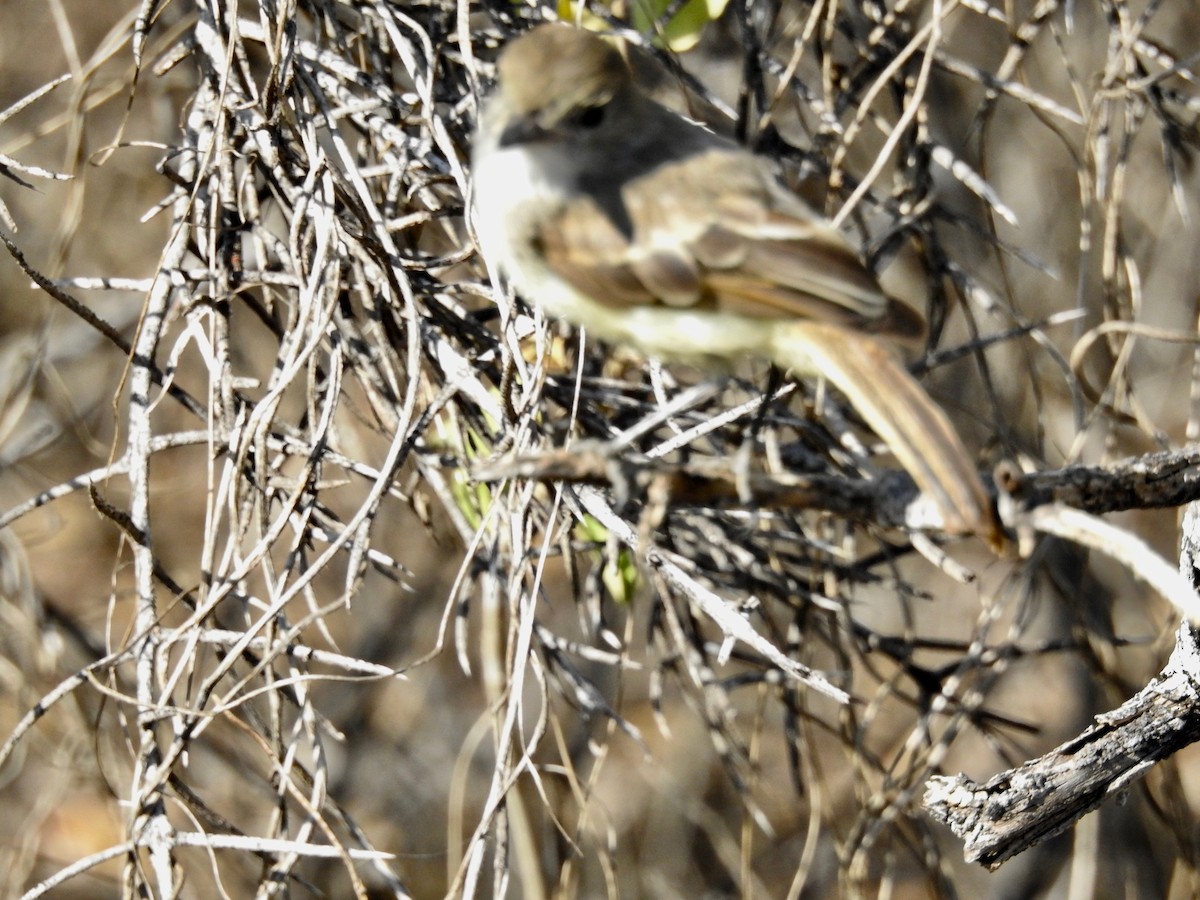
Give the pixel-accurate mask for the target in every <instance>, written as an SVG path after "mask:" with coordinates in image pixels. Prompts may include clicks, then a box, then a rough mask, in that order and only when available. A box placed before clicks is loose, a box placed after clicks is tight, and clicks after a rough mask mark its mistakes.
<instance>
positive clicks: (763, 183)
mask: <svg viewBox="0 0 1200 900" xmlns="http://www.w3.org/2000/svg"><path fill="white" fill-rule="evenodd" d="M472 166H473V185H474V186H473V196H474V223H475V230H476V234H477V236H478V238H479V242H480V246H481V249H482V251H483V253H484V254H485V255H486V256H487V257H488V258H489V259H491V260H492V261H493V262H495V263H496V264H498V266H499V268H500V269H501V271H502V272H503V273H504V274H505V275H506V276H507V277H508V279H509V280H510V281H511V282H512V284H513V285H514V286H515V287H516V289H517V290H518V291H520V293H521V294H522V295H523V296H524V297H525V298H526V299H528V300H530V301H532V302H533V303H535V304H538V305H540V306H541V307H542V308H543V309H544V310H545V311H546V312H547V313H549V314H550V315H552V316H556V317H560V318H563V319H566V320H568V321H570V322H573V323H575V324H577V325H582V326H584V327H585V328H586V329H587V330H588V332H589V333H590V334H593V335H595V336H597V337H600V338H603V339H605V340H609V341H614V342H619V343H623V344H627V345H630V346H632V347H635V348H637V349H638V350H640V351H641V352H643V353H646V354H648V355H650V356H653V357H657V358H659V359H662V360H677V361H682V362H687V363H691V364H693V365H698V366H701V367H705V368H708V369H715V370H726V369H728V368H729V367H730V366H731V365H732V364H733V363H735V362H736V361H738V360H740V359H744V358H746V357H759V358H764V359H766V360H769V361H771V362H773V363H775V364H776V365H778V366H779V367H781V368H783V369H786V370H790V371H791V372H793V373H794V374H797V375H801V376H824V377H825V378H827V379H828V380H829V381H830V382H832V383H833V384H834V385H835V386H836V387H837V388H838V389H840V390H841V391H842V393H843V394H845V396H846V397H847V399H848V400H849V401H850V402H851V404H853V406H854V407H855V408H856V409H857V410H858V411H859V413H860V414H861V415H862V417H863V419H864V420H865V421H866V422H867V424H868V425H869V426H870V427H871V428H872V429H873V430H874V431H875V432H876V434H878V435H879V437H880V438H882V439H883V440H884V442H885V443H886V444H887V445H888V447H889V448H890V449H891V450H892V452H893V453H894V454H895V456H896V458H897V459H898V460H899V462H900V463H901V465H903V466H904V468H905V469H906V470H907V471H908V473H909V474H910V475H911V476H912V478H913V480H914V481H915V482H916V484H917V486H918V487H919V488H920V489H921V491H922V492H924V493H925V494H927V495H928V496H930V497H931V498H932V499H933V501H934V502H935V503H936V505H937V508H938V510H939V511H940V513H941V518H942V527H943V530H945V531H947V532H950V533H957V534H977V535H979V536H980V537H981V538H983V539H984V540H986V541H988V542H989V543H991V544H992V545H993V546H1000V545H1001V541H1002V537H1001V532H1000V529H999V525H998V523H997V521H996V517H995V514H994V511H993V508H992V504H991V500H990V498H989V496H988V493H987V491H986V490H985V489H984V487H983V484H982V483H981V481H980V479H979V474H978V472H977V471H976V469H975V467H974V465H973V464H972V463H971V461H970V458H969V457H968V455H967V452H966V450H965V449H964V447H963V445H962V442H961V441H960V440H959V438H958V435H957V433H956V432H955V430H954V428H953V427H952V426H951V424H950V422H949V421H948V420H947V418H946V416H945V415H944V414H943V413H942V411H941V410H940V409H939V408H938V407H937V406H936V405H935V404H934V403H933V401H932V400H930V398H929V396H928V395H927V394H926V393H925V391H924V390H923V389H922V387H921V386H920V384H918V383H917V381H916V380H915V379H914V378H913V377H912V376H911V375H910V374H909V373H908V371H907V370H906V369H905V368H904V366H903V364H902V363H901V362H900V361H899V359H898V357H897V355H896V353H895V350H894V348H893V347H892V346H891V342H893V341H901V342H911V341H914V340H919V339H920V338H921V336H922V335H923V334H924V328H925V323H924V320H923V318H922V317H921V316H920V314H918V313H917V312H916V311H914V310H913V309H911V308H910V307H908V306H907V305H905V304H903V303H901V302H899V301H897V300H894V299H892V298H891V297H889V296H888V295H887V294H885V293H884V292H883V290H882V289H881V288H880V287H879V283H878V282H877V280H876V279H875V276H874V275H873V274H872V273H871V272H870V271H869V270H868V269H867V268H866V267H865V266H864V264H863V263H862V261H861V259H860V258H859V256H858V255H857V254H856V253H855V251H854V250H853V248H852V247H851V246H850V245H849V243H848V242H847V241H846V239H845V238H844V237H843V236H842V235H841V233H840V232H838V231H837V229H835V228H834V227H833V226H832V225H831V224H830V223H829V222H828V221H826V220H825V219H824V218H823V217H822V216H820V215H819V214H818V213H817V212H815V211H814V210H813V209H811V208H810V207H809V206H808V205H807V204H805V203H804V202H803V201H802V200H801V199H800V198H799V197H797V196H795V195H794V194H792V193H791V192H789V191H787V190H786V189H785V188H784V187H783V186H782V185H781V184H780V183H779V182H778V181H777V180H776V177H775V175H774V172H773V169H772V167H771V165H770V164H769V163H768V161H767V160H765V159H763V158H761V157H757V156H755V155H753V154H752V153H750V152H749V151H747V150H746V149H744V148H742V147H740V146H739V145H738V144H736V143H734V142H732V141H730V140H728V139H726V138H724V137H721V136H719V135H717V134H715V133H713V132H712V131H709V130H708V129H707V128H704V127H703V126H701V125H699V124H698V123H696V122H693V121H692V120H690V119H687V118H684V117H683V116H681V115H679V114H677V113H675V112H673V111H671V110H669V109H667V108H666V107H664V106H662V105H660V104H658V103H657V102H655V101H654V100H652V99H651V98H650V97H649V96H648V95H647V94H645V93H644V92H643V91H642V90H640V89H639V88H638V87H637V85H635V83H634V80H633V75H632V73H631V71H630V69H629V67H628V66H627V65H626V63H625V60H624V59H623V58H622V56H621V54H620V53H619V52H618V51H617V49H616V48H615V47H614V46H613V45H612V44H610V43H608V42H607V41H606V40H604V39H603V38H601V37H599V36H598V35H596V34H593V33H592V32H588V31H585V30H582V29H578V28H574V27H572V26H569V25H565V24H561V23H552V24H546V25H541V26H538V27H537V28H535V29H533V30H532V31H530V32H528V33H526V34H524V35H522V36H521V37H519V38H517V39H516V40H514V41H512V42H511V43H510V44H509V45H508V46H507V47H506V48H505V49H504V51H503V52H502V53H501V55H500V58H499V63H498V81H497V86H496V88H495V90H494V91H493V93H492V95H491V96H490V97H489V98H488V100H487V102H486V104H485V107H484V110H483V112H482V114H481V116H480V119H479V124H478V128H477V131H476V135H475V141H474V147H473V154H472Z"/></svg>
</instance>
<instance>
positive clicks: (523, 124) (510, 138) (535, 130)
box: [500, 116, 550, 147]
mask: <svg viewBox="0 0 1200 900" xmlns="http://www.w3.org/2000/svg"><path fill="white" fill-rule="evenodd" d="M549 136H550V133H549V132H548V131H547V130H546V129H545V128H544V127H542V124H541V123H540V122H538V120H537V118H536V117H534V116H517V117H515V118H514V119H513V120H512V121H511V122H509V123H508V124H507V125H505V126H504V130H503V131H501V132H500V146H501V147H513V146H517V145H519V144H536V143H537V142H539V141H544V140H546V139H547V138H548V137H549Z"/></svg>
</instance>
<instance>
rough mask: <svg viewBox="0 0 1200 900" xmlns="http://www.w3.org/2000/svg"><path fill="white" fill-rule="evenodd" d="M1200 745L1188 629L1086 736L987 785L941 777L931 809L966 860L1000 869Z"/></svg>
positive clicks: (1199, 650)
mask: <svg viewBox="0 0 1200 900" xmlns="http://www.w3.org/2000/svg"><path fill="white" fill-rule="evenodd" d="M1198 739H1200V643H1198V642H1197V634H1196V632H1195V631H1193V630H1192V629H1191V627H1190V626H1189V625H1188V624H1187V623H1184V624H1183V625H1181V626H1180V627H1179V632H1178V634H1177V636H1176V643H1175V650H1174V652H1173V653H1172V654H1171V659H1170V661H1169V662H1168V663H1167V667H1166V668H1165V669H1163V671H1162V673H1161V674H1160V675H1159V676H1158V678H1156V679H1155V680H1154V681H1152V682H1151V683H1150V684H1149V685H1147V686H1146V687H1145V688H1144V689H1143V690H1142V691H1141V692H1140V693H1138V694H1137V695H1136V696H1134V697H1132V698H1131V699H1130V700H1128V701H1127V702H1126V703H1124V704H1123V705H1121V706H1120V707H1118V708H1117V709H1115V710H1113V711H1111V712H1107V713H1103V714H1102V715H1099V716H1097V717H1096V719H1095V724H1094V725H1093V726H1092V727H1090V728H1089V729H1088V730H1087V731H1085V732H1083V734H1081V735H1079V736H1078V737H1075V738H1073V739H1071V740H1070V741H1068V742H1067V743H1065V744H1063V745H1062V746H1060V747H1057V748H1055V749H1054V750H1051V751H1050V752H1049V753H1047V754H1046V755H1045V756H1042V757H1039V758H1038V759H1035V760H1031V761H1029V762H1027V763H1025V764H1024V765H1021V766H1019V767H1017V768H1015V769H1010V770H1008V771H1007V772H1001V773H1000V774H999V775H996V776H994V777H993V778H991V779H990V780H988V781H987V782H985V783H984V784H979V783H978V782H975V781H972V780H971V779H969V778H967V777H966V776H964V775H954V776H941V775H939V776H935V777H933V778H930V779H929V783H928V785H927V786H926V790H925V799H924V804H925V807H926V808H927V809H928V810H929V812H930V814H932V815H933V817H934V818H936V819H937V820H938V821H940V822H943V823H945V824H946V825H949V826H950V828H951V829H952V830H953V831H954V833H955V834H956V835H957V836H958V837H959V838H961V839H962V840H963V842H964V851H965V852H964V855H965V857H966V859H967V861H968V862H979V863H982V864H983V865H985V866H987V867H988V868H990V869H994V868H996V867H997V866H999V865H1000V864H1001V863H1002V862H1004V861H1005V860H1007V859H1009V858H1010V857H1012V856H1015V855H1016V854H1018V853H1020V852H1022V851H1024V850H1027V849H1029V848H1030V847H1032V846H1033V845H1034V844H1036V843H1038V842H1039V841H1041V840H1044V839H1045V838H1048V837H1053V836H1054V835H1056V834H1059V833H1060V832H1062V831H1065V830H1066V829H1067V828H1069V827H1071V825H1073V824H1074V823H1075V821H1076V820H1077V819H1079V818H1080V817H1082V816H1083V815H1084V814H1086V813H1088V812H1090V811H1091V810H1093V809H1095V808H1096V807H1097V806H1099V805H1100V803H1101V802H1102V801H1103V800H1104V799H1105V798H1106V797H1109V796H1111V795H1113V794H1116V793H1119V792H1120V791H1123V790H1125V789H1126V788H1127V787H1128V786H1129V784H1130V783H1131V782H1132V781H1133V780H1134V779H1135V778H1138V777H1139V776H1141V775H1142V774H1143V773H1144V772H1145V771H1146V770H1147V769H1149V768H1150V767H1151V766H1152V765H1154V764H1155V763H1156V762H1158V761H1159V760H1162V759H1166V758H1167V757H1168V756H1170V755H1171V754H1173V753H1175V752H1176V751H1177V750H1181V749H1183V748H1184V747H1186V746H1188V745H1189V744H1191V743H1193V742H1195V741H1196V740H1198Z"/></svg>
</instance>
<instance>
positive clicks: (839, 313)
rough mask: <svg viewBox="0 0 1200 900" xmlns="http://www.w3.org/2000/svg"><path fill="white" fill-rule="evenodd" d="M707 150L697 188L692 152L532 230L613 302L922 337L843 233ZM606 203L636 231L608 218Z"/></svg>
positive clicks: (565, 268) (736, 161) (758, 169)
mask: <svg viewBox="0 0 1200 900" xmlns="http://www.w3.org/2000/svg"><path fill="white" fill-rule="evenodd" d="M705 155H706V156H707V157H708V159H707V160H706V162H707V163H709V164H710V165H709V171H710V172H711V175H710V177H709V178H708V179H707V180H706V182H705V183H704V184H701V185H699V186H697V185H695V184H694V183H693V182H694V181H695V179H694V178H691V177H690V176H691V173H692V172H694V171H695V170H694V169H690V167H691V166H698V167H702V166H701V164H700V163H699V161H698V159H697V158H696V157H691V158H689V159H688V160H685V161H684V162H682V163H674V164H669V165H666V166H660V167H659V168H657V169H654V170H652V171H651V172H649V173H648V174H646V175H643V176H641V177H639V178H637V179H635V180H634V182H633V183H631V184H630V185H628V186H627V187H626V188H625V190H623V191H622V192H621V195H620V197H616V198H609V202H608V203H606V204H602V203H598V202H596V200H595V199H593V197H592V196H591V195H590V194H587V193H581V194H579V195H577V196H576V197H575V198H574V199H573V200H572V201H570V202H568V203H567V204H565V205H564V206H563V208H562V210H561V212H560V213H559V214H558V215H557V216H553V217H550V218H549V219H547V221H545V222H544V223H543V225H542V228H541V231H540V233H539V234H538V235H537V238H536V240H537V243H538V245H539V248H540V249H541V251H542V254H543V255H544V257H545V260H546V262H547V264H548V265H549V267H550V268H551V270H552V271H554V272H555V273H556V274H557V275H558V276H559V277H561V278H563V279H564V280H565V281H567V282H568V283H569V284H571V285H572V286H573V287H575V288H576V289H577V290H579V291H581V292H583V293H584V294H586V295H587V296H588V297H590V298H591V299H593V300H595V301H596V302H599V303H604V304H608V305H611V306H613V307H618V308H620V307H629V306H636V305H643V304H666V305H669V306H674V307H681V308H689V307H690V308H696V309H711V310H720V311H724V312H730V313H735V314H738V315H742V316H746V317H749V318H759V319H810V320H816V321H828V322H834V323H837V324H840V325H845V326H847V327H853V328H859V329H862V330H866V331H872V332H877V333H883V334H889V335H891V336H893V337H897V338H901V339H909V340H911V339H914V338H919V337H920V336H921V335H922V334H923V326H924V323H923V321H922V320H921V317H920V315H919V314H918V313H916V312H915V311H913V310H911V309H910V308H909V307H907V306H905V305H904V304H902V303H899V302H898V301H896V300H893V299H892V298H890V297H889V296H888V295H887V294H885V293H884V292H883V290H882V289H881V288H880V287H879V284H878V282H877V281H876V280H875V277H874V275H872V274H871V272H870V271H869V270H868V269H867V268H866V267H865V266H864V265H863V263H862V261H861V260H860V259H859V257H858V255H857V254H856V253H855V252H854V250H853V249H852V248H851V247H850V245H849V244H848V243H847V241H846V240H845V239H844V238H843V237H842V236H841V234H839V233H838V232H837V231H836V230H835V229H833V228H832V227H830V226H829V225H828V224H827V223H826V222H825V221H824V220H823V219H821V218H820V216H819V215H817V214H816V213H814V212H813V211H811V210H809V209H808V208H807V207H806V206H805V205H804V204H803V203H802V201H800V200H799V199H798V198H794V197H792V196H791V195H789V194H786V193H785V192H784V191H783V190H782V189H781V188H779V187H778V186H776V185H775V184H774V182H773V177H772V175H771V173H770V172H769V171H767V169H766V167H765V164H763V163H761V162H760V161H759V160H754V159H749V162H750V163H751V164H749V165H748V164H747V162H748V158H747V157H746V156H745V155H742V154H730V153H728V152H727V151H724V150H717V151H710V152H709V153H707V154H705ZM681 167H687V169H684V168H681ZM689 169H690V171H689ZM664 197H682V198H683V200H682V201H680V202H676V203H665V202H663V198H664ZM614 202H615V203H617V204H619V205H620V212H621V213H623V214H624V216H623V217H627V221H628V222H629V223H631V224H632V239H631V237H630V236H629V235H627V234H626V233H625V232H624V231H623V230H622V228H621V227H619V226H618V224H617V222H616V221H614V217H613V215H612V214H611V211H610V210H611V207H612V204H613V203H614ZM606 206H607V207H608V209H606Z"/></svg>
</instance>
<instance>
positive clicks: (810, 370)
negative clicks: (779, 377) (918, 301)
mask: <svg viewBox="0 0 1200 900" xmlns="http://www.w3.org/2000/svg"><path fill="white" fill-rule="evenodd" d="M772 349H773V357H774V362H775V363H776V364H777V365H779V366H782V367H785V368H790V369H793V370H796V371H798V372H800V373H802V374H808V375H823V376H824V377H826V378H828V379H829V380H830V381H831V382H833V384H834V385H835V386H836V387H837V388H838V389H839V390H840V391H841V392H842V393H843V394H845V395H846V397H847V399H849V401H850V402H851V404H853V406H854V408H855V409H857V410H858V412H859V414H860V415H862V417H863V419H865V420H866V422H867V424H868V425H870V426H871V428H872V429H873V430H874V431H875V433H876V434H877V435H879V437H880V438H882V439H883V440H884V442H885V443H886V444H887V445H888V447H889V448H890V449H891V451H892V453H894V454H895V455H896V458H897V459H898V460H899V462H900V464H901V465H902V466H904V468H905V469H906V470H907V471H908V474H909V475H911V476H912V479H913V481H914V482H916V484H917V487H918V488H920V489H921V491H922V492H923V493H925V494H927V495H929V496H930V497H932V498H933V499H934V501H935V502H936V503H937V505H938V508H939V509H940V511H941V513H942V518H943V520H944V527H945V530H946V531H948V532H951V533H957V534H976V535H978V536H979V537H981V538H983V539H984V540H986V541H987V542H988V543H989V544H991V545H992V546H993V547H1000V546H1003V536H1002V532H1001V531H1000V528H999V525H998V523H997V522H996V517H995V514H994V512H993V510H992V503H991V499H990V498H989V496H988V493H987V491H986V490H985V489H984V487H983V483H982V482H981V481H980V480H979V473H978V472H977V471H976V469H975V466H974V464H973V463H972V462H971V459H970V457H969V456H968V454H967V451H966V449H965V448H964V447H963V445H962V441H961V440H959V437H958V433H957V432H956V431H955V430H954V427H953V426H952V425H951V424H950V421H949V420H948V419H947V418H946V415H945V413H943V412H942V410H941V409H940V408H939V407H938V406H937V405H936V404H934V402H933V401H932V400H931V399H930V398H929V395H928V394H926V393H925V390H924V388H922V387H921V385H920V384H919V383H918V382H917V380H916V379H915V378H913V377H912V375H910V374H909V373H908V371H907V370H906V369H905V368H904V366H903V365H901V363H900V362H899V360H898V359H897V358H896V356H895V355H894V353H893V352H892V350H891V349H890V348H889V347H888V346H887V345H886V344H884V343H883V342H882V341H880V340H879V339H877V338H874V337H871V336H869V335H864V334H862V333H860V332H851V331H848V330H847V329H845V328H842V327H839V326H837V325H831V324H827V323H821V322H810V321H803V322H795V323H792V324H791V325H789V327H787V328H780V329H777V330H776V338H775V344H774V347H773V348H772Z"/></svg>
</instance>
